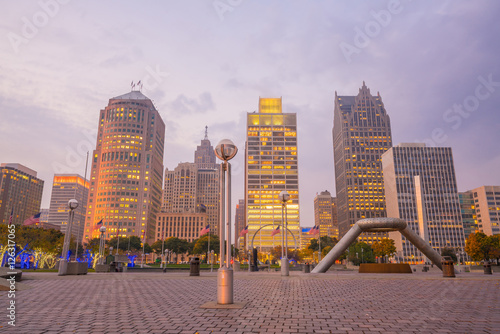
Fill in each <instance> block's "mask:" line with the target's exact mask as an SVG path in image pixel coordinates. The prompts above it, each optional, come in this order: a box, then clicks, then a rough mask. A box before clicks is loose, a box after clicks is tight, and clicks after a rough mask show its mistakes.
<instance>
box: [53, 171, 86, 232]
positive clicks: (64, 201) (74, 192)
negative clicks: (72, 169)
mask: <svg viewBox="0 0 500 334" xmlns="http://www.w3.org/2000/svg"><path fill="white" fill-rule="evenodd" d="M88 195H89V181H88V180H85V179H84V178H83V177H82V176H80V175H78V174H55V175H54V180H53V183H52V194H51V197H50V209H49V219H48V221H47V223H49V224H51V225H54V226H59V229H60V230H61V232H63V233H65V234H66V229H67V227H68V213H69V208H68V202H69V200H70V199H76V200H77V201H78V207H77V208H76V209H75V210H74V211H75V215H74V218H73V226H72V229H71V234H73V235H74V236H75V237H76V238H77V239H78V240H81V238H82V236H83V231H84V227H85V226H84V225H85V212H86V211H87V199H88Z"/></svg>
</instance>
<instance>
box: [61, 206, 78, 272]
mask: <svg viewBox="0 0 500 334" xmlns="http://www.w3.org/2000/svg"><path fill="white" fill-rule="evenodd" d="M68 207H69V214H68V227H67V228H66V233H65V234H64V243H63V250H62V259H61V260H60V261H59V271H58V273H57V275H58V276H64V275H66V274H67V272H68V261H67V260H66V254H68V250H69V243H70V241H71V226H72V225H73V218H74V217H75V209H76V208H77V207H78V201H77V200H76V199H70V200H69V201H68Z"/></svg>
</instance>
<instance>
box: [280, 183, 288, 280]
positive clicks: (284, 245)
mask: <svg viewBox="0 0 500 334" xmlns="http://www.w3.org/2000/svg"><path fill="white" fill-rule="evenodd" d="M278 198H279V200H280V202H281V227H282V236H281V276H289V269H288V221H287V217H286V216H287V212H286V202H288V201H289V200H290V194H289V193H288V192H287V191H286V190H283V191H282V192H280V194H279V196H278ZM283 252H284V254H283Z"/></svg>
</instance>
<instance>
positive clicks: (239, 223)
mask: <svg viewBox="0 0 500 334" xmlns="http://www.w3.org/2000/svg"><path fill="white" fill-rule="evenodd" d="M245 213H246V210H245V200H244V199H240V200H239V201H238V204H236V212H235V213H234V243H235V244H236V247H238V248H239V249H241V250H244V249H246V243H245V241H246V237H245V236H243V237H241V238H240V233H241V231H243V229H244V228H245V226H247V223H246V219H245V218H246V214H245ZM238 238H239V243H238V242H237V241H238Z"/></svg>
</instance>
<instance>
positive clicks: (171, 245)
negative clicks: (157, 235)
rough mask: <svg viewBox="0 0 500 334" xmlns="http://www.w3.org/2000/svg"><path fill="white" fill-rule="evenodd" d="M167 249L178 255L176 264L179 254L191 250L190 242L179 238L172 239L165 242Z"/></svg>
mask: <svg viewBox="0 0 500 334" xmlns="http://www.w3.org/2000/svg"><path fill="white" fill-rule="evenodd" d="M165 249H169V250H171V251H172V252H174V253H175V254H176V260H175V262H178V261H177V259H178V257H179V254H184V253H186V252H187V251H188V250H189V242H188V241H187V240H185V239H179V238H177V237H170V238H168V239H166V240H165Z"/></svg>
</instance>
